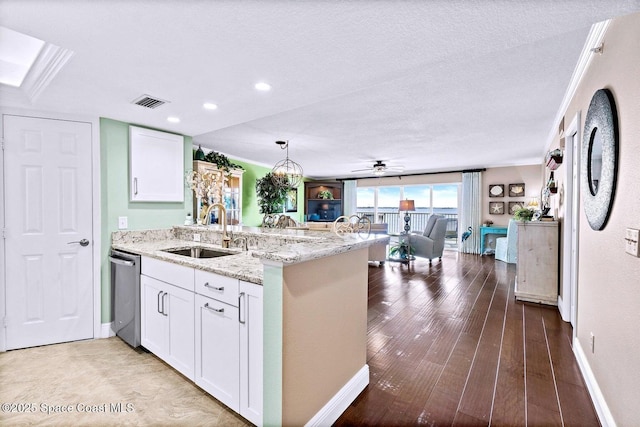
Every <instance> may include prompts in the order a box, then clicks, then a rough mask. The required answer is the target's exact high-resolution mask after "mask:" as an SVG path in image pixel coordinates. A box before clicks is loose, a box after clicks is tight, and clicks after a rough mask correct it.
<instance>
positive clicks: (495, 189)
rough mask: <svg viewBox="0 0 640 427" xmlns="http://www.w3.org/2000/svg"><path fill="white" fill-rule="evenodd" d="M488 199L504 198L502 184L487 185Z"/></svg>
mask: <svg viewBox="0 0 640 427" xmlns="http://www.w3.org/2000/svg"><path fill="white" fill-rule="evenodd" d="M489 197H504V184H491V185H489Z"/></svg>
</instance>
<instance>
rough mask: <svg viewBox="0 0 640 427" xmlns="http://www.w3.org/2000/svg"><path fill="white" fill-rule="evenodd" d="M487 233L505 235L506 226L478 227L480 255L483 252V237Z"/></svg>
mask: <svg viewBox="0 0 640 427" xmlns="http://www.w3.org/2000/svg"><path fill="white" fill-rule="evenodd" d="M487 234H496V235H498V236H506V235H507V227H480V255H482V254H484V238H485V237H486V236H487Z"/></svg>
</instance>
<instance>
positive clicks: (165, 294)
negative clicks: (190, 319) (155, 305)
mask: <svg viewBox="0 0 640 427" xmlns="http://www.w3.org/2000/svg"><path fill="white" fill-rule="evenodd" d="M167 295H169V294H168V293H166V292H165V293H164V295H162V314H163V315H165V316H168V314H167V313H166V312H165V311H164V297H166V296H167Z"/></svg>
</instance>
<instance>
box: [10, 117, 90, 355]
mask: <svg viewBox="0 0 640 427" xmlns="http://www.w3.org/2000/svg"><path fill="white" fill-rule="evenodd" d="M3 136H4V143H5V152H4V168H3V169H4V174H5V175H4V185H5V188H4V191H5V197H6V200H5V204H4V209H5V228H6V236H5V267H6V276H5V277H6V326H7V327H6V342H7V349H15V348H24V347H31V346H37V345H44V344H52V343H58V342H66V341H75V340H81V339H87V338H93V282H92V281H93V272H92V269H93V260H92V226H93V214H92V180H91V177H92V173H91V124H90V123H81V122H70V121H62V120H52V119H41V118H32V117H21V116H10V115H4V116H3ZM80 242H82V243H80Z"/></svg>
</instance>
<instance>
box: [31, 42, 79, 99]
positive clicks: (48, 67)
mask: <svg viewBox="0 0 640 427" xmlns="http://www.w3.org/2000/svg"><path fill="white" fill-rule="evenodd" d="M72 56H73V51H71V50H69V49H65V48H62V47H59V46H55V45H52V44H48V43H47V44H46V45H45V46H44V47H43V48H42V51H41V52H40V55H38V59H37V60H36V62H35V63H34V64H33V67H31V70H30V71H29V74H28V75H27V77H26V78H25V81H24V82H23V83H22V86H21V89H22V90H23V91H24V92H25V94H26V95H27V96H28V97H29V100H30V101H31V102H32V103H33V102H35V101H36V99H37V98H38V97H39V96H40V94H42V92H43V91H44V90H45V89H46V88H47V86H49V84H50V83H51V81H52V80H53V79H54V78H55V77H56V76H57V75H58V73H59V72H60V70H62V68H63V67H64V66H65V64H66V63H67V61H68V60H69V58H71V57H72Z"/></svg>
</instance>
